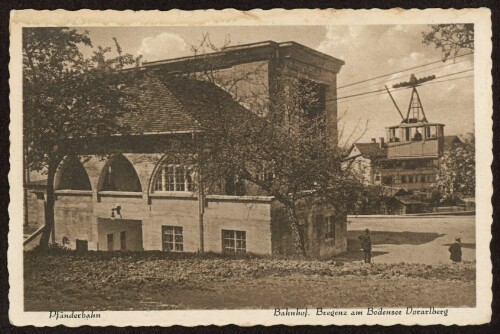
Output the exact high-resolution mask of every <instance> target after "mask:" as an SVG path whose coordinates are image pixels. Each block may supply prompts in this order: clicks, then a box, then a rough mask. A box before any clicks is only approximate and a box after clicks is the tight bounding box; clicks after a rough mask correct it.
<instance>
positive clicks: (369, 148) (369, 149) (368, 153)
mask: <svg viewBox="0 0 500 334" xmlns="http://www.w3.org/2000/svg"><path fill="white" fill-rule="evenodd" d="M353 146H356V147H357V148H358V150H359V151H360V152H361V155H362V156H363V157H365V158H378V157H387V149H385V148H382V147H380V144H379V143H355V144H354V145H353ZM351 150H352V149H351Z"/></svg>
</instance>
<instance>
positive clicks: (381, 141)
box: [379, 137, 385, 148]
mask: <svg viewBox="0 0 500 334" xmlns="http://www.w3.org/2000/svg"><path fill="white" fill-rule="evenodd" d="M379 139H380V148H384V144H385V143H384V137H380V138H379Z"/></svg>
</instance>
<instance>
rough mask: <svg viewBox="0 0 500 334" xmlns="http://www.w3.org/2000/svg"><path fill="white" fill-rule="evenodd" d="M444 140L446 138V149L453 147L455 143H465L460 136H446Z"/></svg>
mask: <svg viewBox="0 0 500 334" xmlns="http://www.w3.org/2000/svg"><path fill="white" fill-rule="evenodd" d="M443 140H444V149H445V150H449V149H451V148H452V147H453V145H454V144H462V143H463V142H462V141H461V140H460V138H459V137H458V136H444V137H443Z"/></svg>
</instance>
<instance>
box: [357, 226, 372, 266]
mask: <svg viewBox="0 0 500 334" xmlns="http://www.w3.org/2000/svg"><path fill="white" fill-rule="evenodd" d="M359 239H360V240H361V248H363V253H364V255H365V263H371V262H372V240H371V237H370V230H369V229H366V230H365V234H363V235H360V236H359Z"/></svg>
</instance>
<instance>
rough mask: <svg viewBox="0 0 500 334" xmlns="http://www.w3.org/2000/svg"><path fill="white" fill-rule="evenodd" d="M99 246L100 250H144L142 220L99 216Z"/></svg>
mask: <svg viewBox="0 0 500 334" xmlns="http://www.w3.org/2000/svg"><path fill="white" fill-rule="evenodd" d="M97 233H98V246H97V249H98V250H100V251H117V250H122V251H142V250H143V247H142V221H140V220H130V219H110V218H98V220H97Z"/></svg>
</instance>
